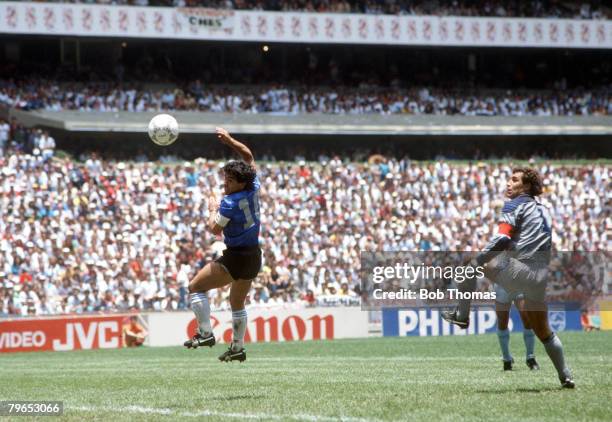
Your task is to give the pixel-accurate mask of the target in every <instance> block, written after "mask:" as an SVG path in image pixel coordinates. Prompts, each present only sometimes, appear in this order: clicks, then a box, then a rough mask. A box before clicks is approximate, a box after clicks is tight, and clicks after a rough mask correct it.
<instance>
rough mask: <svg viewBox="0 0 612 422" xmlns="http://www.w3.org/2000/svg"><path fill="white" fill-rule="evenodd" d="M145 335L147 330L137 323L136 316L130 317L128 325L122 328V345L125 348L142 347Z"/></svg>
mask: <svg viewBox="0 0 612 422" xmlns="http://www.w3.org/2000/svg"><path fill="white" fill-rule="evenodd" d="M147 335H148V333H147V330H145V329H144V327H143V326H142V325H141V324H140V323H139V322H138V316H137V315H132V316H131V317H130V320H129V323H128V324H125V325H124V326H123V344H124V346H125V347H138V346H142V345H143V344H144V342H145V340H146V338H147Z"/></svg>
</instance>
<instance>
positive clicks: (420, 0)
mask: <svg viewBox="0 0 612 422" xmlns="http://www.w3.org/2000/svg"><path fill="white" fill-rule="evenodd" d="M56 1H59V2H61V3H97V4H109V5H111V4H112V5H132V6H169V7H211V8H218V9H236V10H270V11H300V12H320V13H368V14H399V15H437V16H497V17H542V18H577V19H605V18H606V12H607V9H604V8H603V7H602V2H601V1H600V0H591V1H588V2H587V1H578V2H571V1H563V2H562V1H555V0H529V1H512V0H475V1H465V0H434V1H431V0H56Z"/></svg>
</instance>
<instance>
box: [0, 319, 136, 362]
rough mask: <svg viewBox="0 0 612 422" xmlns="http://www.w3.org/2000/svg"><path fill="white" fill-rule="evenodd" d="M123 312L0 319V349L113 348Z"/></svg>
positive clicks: (117, 343)
mask: <svg viewBox="0 0 612 422" xmlns="http://www.w3.org/2000/svg"><path fill="white" fill-rule="evenodd" d="M125 319H126V316H125V315H113V316H95V317H61V318H45V319H38V318H36V319H32V318H24V319H15V320H7V321H0V353H6V352H33V351H43V350H54V351H66V350H85V349H116V348H119V347H121V346H122V338H121V337H122V326H123V323H124V320H125Z"/></svg>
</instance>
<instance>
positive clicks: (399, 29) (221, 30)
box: [0, 2, 612, 49]
mask: <svg viewBox="0 0 612 422" xmlns="http://www.w3.org/2000/svg"><path fill="white" fill-rule="evenodd" d="M0 33H11V34H44V35H71V36H95V37H138V38H165V39H201V40H226V41H259V42H299V43H339V44H343V43H344V44H397V45H431V46H482V47H544V48H550V47H553V48H554V47H558V48H604V49H609V48H612V23H611V22H610V21H607V20H570V19H533V18H512V19H510V18H490V17H484V18H474V17H458V16H447V17H438V16H397V15H364V14H341V13H334V14H331V13H300V12H297V13H281V12H262V11H233V10H217V9H199V8H161V7H130V6H104V5H84V4H50V3H29V2H2V3H0Z"/></svg>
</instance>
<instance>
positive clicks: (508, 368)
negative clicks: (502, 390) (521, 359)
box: [504, 359, 514, 371]
mask: <svg viewBox="0 0 612 422" xmlns="http://www.w3.org/2000/svg"><path fill="white" fill-rule="evenodd" d="M513 363H514V359H512V360H505V361H504V371H512V364H513Z"/></svg>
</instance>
